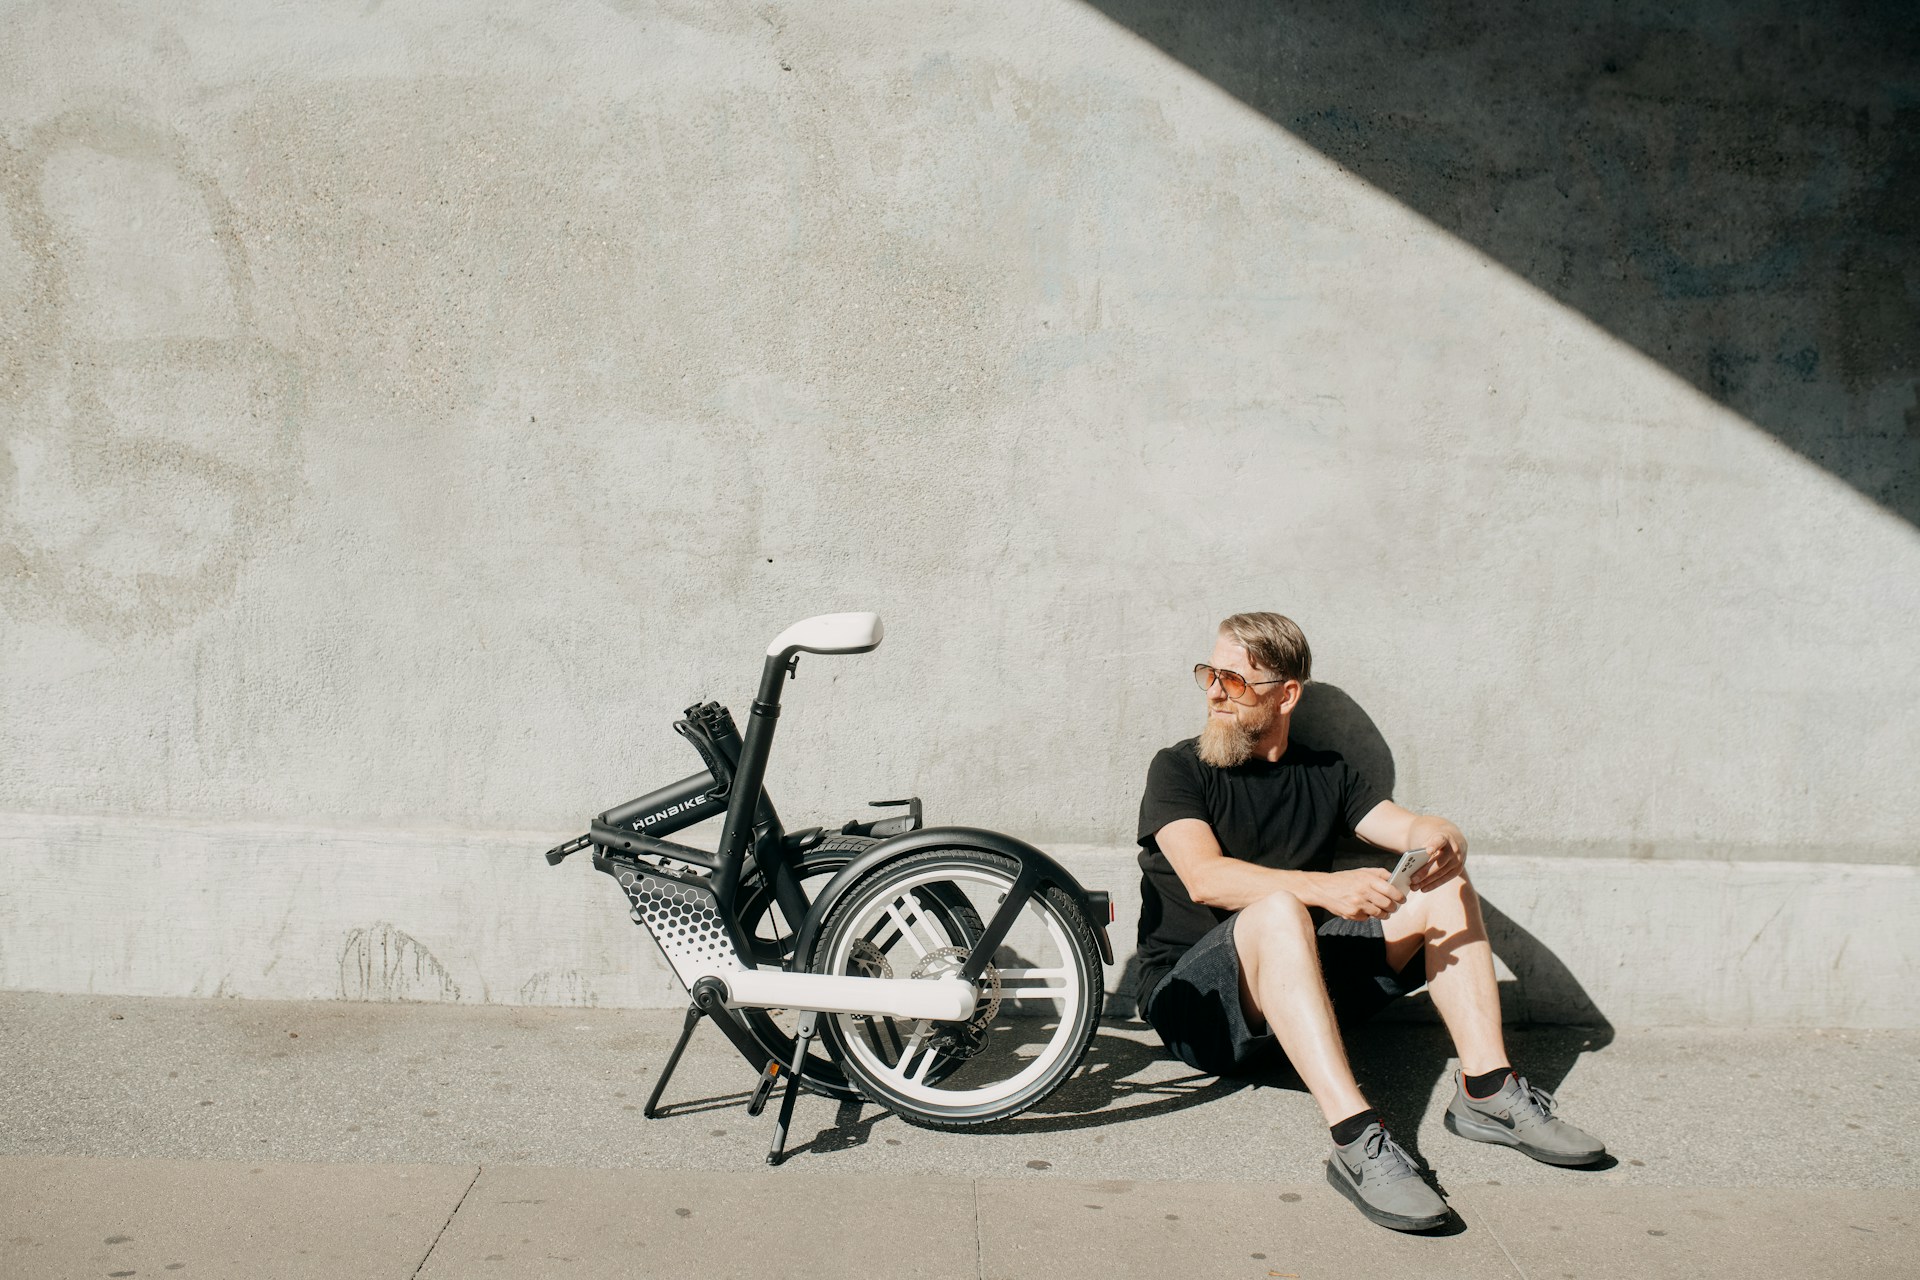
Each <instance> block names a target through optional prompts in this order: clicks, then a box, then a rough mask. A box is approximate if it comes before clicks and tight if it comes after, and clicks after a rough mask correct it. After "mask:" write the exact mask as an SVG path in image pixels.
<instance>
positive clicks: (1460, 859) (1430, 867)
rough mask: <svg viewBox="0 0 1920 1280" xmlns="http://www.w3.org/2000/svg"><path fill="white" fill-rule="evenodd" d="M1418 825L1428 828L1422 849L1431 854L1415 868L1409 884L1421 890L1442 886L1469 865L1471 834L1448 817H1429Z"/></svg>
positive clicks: (1418, 891)
mask: <svg viewBox="0 0 1920 1280" xmlns="http://www.w3.org/2000/svg"><path fill="white" fill-rule="evenodd" d="M1416 826H1417V827H1425V828H1426V830H1425V831H1423V832H1421V833H1420V834H1421V835H1424V836H1425V837H1426V844H1425V845H1423V846H1422V849H1424V851H1425V852H1426V854H1427V858H1426V861H1425V863H1424V864H1423V865H1421V866H1420V867H1418V868H1417V869H1415V870H1414V872H1413V873H1412V875H1411V877H1410V878H1409V879H1408V881H1407V887H1408V888H1410V889H1412V890H1413V891H1414V892H1416V893H1421V892H1425V891H1426V890H1428V889H1437V888H1439V887H1440V886H1441V885H1443V884H1445V883H1446V882H1447V881H1449V880H1451V879H1453V877H1454V876H1456V875H1458V874H1459V873H1460V868H1461V867H1463V866H1465V865H1466V860H1467V838H1466V837H1465V836H1463V835H1461V834H1460V828H1458V827H1456V826H1454V825H1453V824H1452V823H1451V822H1447V821H1446V820H1445V819H1428V820H1425V821H1423V822H1421V823H1418V824H1416ZM1415 838H1416V839H1418V838H1419V836H1416V837H1415ZM1419 851H1420V850H1416V852H1419Z"/></svg>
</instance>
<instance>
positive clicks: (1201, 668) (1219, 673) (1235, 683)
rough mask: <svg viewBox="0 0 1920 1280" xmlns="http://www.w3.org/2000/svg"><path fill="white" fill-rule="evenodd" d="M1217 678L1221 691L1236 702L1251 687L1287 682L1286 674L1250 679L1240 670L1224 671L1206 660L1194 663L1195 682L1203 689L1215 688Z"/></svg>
mask: <svg viewBox="0 0 1920 1280" xmlns="http://www.w3.org/2000/svg"><path fill="white" fill-rule="evenodd" d="M1215 680H1218V681H1219V682H1220V689H1221V691H1222V692H1223V693H1225V694H1226V695H1227V696H1228V697H1229V698H1232V699H1233V700H1234V701H1235V702H1238V701H1239V700H1240V698H1241V696H1242V695H1243V694H1245V693H1246V691H1247V690H1248V689H1249V688H1257V687H1258V686H1260V685H1263V684H1285V683H1286V682H1287V678H1286V677H1285V676H1279V677H1276V678H1275V679H1272V680H1249V679H1247V678H1246V677H1245V676H1243V675H1241V674H1240V673H1239V672H1238V671H1223V670H1221V669H1220V668H1219V667H1210V666H1208V665H1207V664H1206V663H1204V662H1198V663H1195V664H1194V667H1193V682H1194V683H1195V684H1197V685H1199V686H1200V687H1201V688H1202V689H1211V688H1213V682H1214V681H1215Z"/></svg>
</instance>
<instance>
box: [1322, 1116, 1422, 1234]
mask: <svg viewBox="0 0 1920 1280" xmlns="http://www.w3.org/2000/svg"><path fill="white" fill-rule="evenodd" d="M1327 1181H1328V1182H1331V1183H1332V1184H1333V1189H1334V1190H1335V1191H1338V1192H1339V1193H1340V1194H1341V1195H1343V1196H1345V1197H1346V1198H1347V1199H1349V1200H1351V1201H1353V1204H1354V1207H1355V1208H1356V1209H1358V1210H1360V1212H1361V1213H1363V1214H1365V1215H1366V1216H1367V1219H1368V1221H1370V1222H1376V1223H1378V1224H1379V1225H1381V1226H1383V1227H1392V1228H1393V1229H1394V1230H1395V1231H1426V1230H1429V1229H1431V1228H1433V1227H1437V1226H1439V1225H1440V1224H1441V1223H1443V1222H1445V1221H1446V1220H1447V1214H1448V1212H1449V1210H1448V1209H1447V1202H1446V1201H1445V1200H1442V1199H1441V1198H1440V1193H1439V1192H1438V1191H1435V1190H1434V1189H1433V1188H1432V1187H1430V1186H1428V1185H1427V1182H1426V1179H1424V1178H1422V1177H1421V1176H1420V1170H1419V1168H1418V1167H1417V1166H1416V1165H1415V1164H1414V1163H1413V1160H1412V1158H1411V1157H1410V1156H1408V1155H1407V1153H1406V1152H1404V1151H1402V1150H1401V1149H1400V1145H1399V1144H1398V1143H1396V1142H1395V1141H1394V1140H1393V1139H1392V1138H1390V1137H1388V1136H1387V1131H1386V1129H1385V1127H1383V1126H1382V1125H1380V1124H1379V1123H1378V1122H1375V1123H1374V1124H1370V1125H1368V1126H1367V1129H1366V1132H1365V1133H1362V1134H1361V1135H1360V1136H1359V1137H1357V1138H1355V1139H1354V1140H1353V1141H1352V1142H1350V1143H1348V1144H1347V1145H1346V1146H1344V1147H1340V1146H1336V1147H1335V1148H1334V1149H1333V1155H1332V1156H1330V1157H1329V1158H1328V1160H1327Z"/></svg>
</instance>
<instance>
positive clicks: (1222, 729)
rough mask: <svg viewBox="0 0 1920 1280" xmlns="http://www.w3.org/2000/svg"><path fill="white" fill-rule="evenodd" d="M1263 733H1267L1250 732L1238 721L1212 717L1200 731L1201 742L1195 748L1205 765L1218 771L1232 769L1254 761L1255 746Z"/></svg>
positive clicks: (1209, 717) (1208, 718)
mask: <svg viewBox="0 0 1920 1280" xmlns="http://www.w3.org/2000/svg"><path fill="white" fill-rule="evenodd" d="M1262 732H1265V731H1264V730H1260V731H1254V730H1249V729H1248V728H1247V726H1246V725H1244V724H1242V723H1240V721H1238V720H1222V719H1220V718H1219V717H1218V716H1212V715H1210V716H1208V717H1207V723H1206V724H1205V725H1204V726H1202V727H1201V729H1200V741H1199V742H1198V743H1196V744H1195V747H1196V749H1197V750H1198V751H1199V753H1200V759H1201V761H1202V762H1203V763H1205V764H1210V765H1212V766H1213V767H1214V768H1216V769H1232V768H1235V767H1237V766H1239V765H1243V764H1245V763H1246V762H1247V761H1249V760H1251V759H1253V744H1254V743H1256V742H1258V741H1259V740H1260V734H1261V733H1262Z"/></svg>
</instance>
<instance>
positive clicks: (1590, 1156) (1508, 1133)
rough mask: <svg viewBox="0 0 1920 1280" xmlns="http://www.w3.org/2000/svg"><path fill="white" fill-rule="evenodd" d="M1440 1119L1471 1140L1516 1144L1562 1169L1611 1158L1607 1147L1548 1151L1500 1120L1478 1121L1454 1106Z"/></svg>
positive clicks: (1447, 1127)
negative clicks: (1460, 1114)
mask: <svg viewBox="0 0 1920 1280" xmlns="http://www.w3.org/2000/svg"><path fill="white" fill-rule="evenodd" d="M1440 1123H1441V1124H1442V1125H1444V1126H1445V1127H1446V1130H1447V1132H1448V1133H1451V1134H1453V1135H1455V1136H1456V1137H1461V1138H1465V1139H1467V1140H1468V1141H1469V1142H1491V1143H1495V1144H1497V1145H1499V1146H1502V1147H1512V1148H1513V1149H1514V1150H1515V1151H1518V1152H1520V1153H1521V1154H1522V1155H1527V1156H1532V1157H1533V1158H1534V1159H1535V1160H1538V1161H1539V1162H1540V1163H1541V1164H1551V1165H1558V1166H1559V1167H1560V1168H1562V1169H1578V1168H1580V1167H1581V1166H1583V1165H1589V1164H1597V1163H1598V1162H1600V1161H1601V1160H1604V1159H1606V1158H1607V1149H1606V1148H1605V1147H1602V1148H1600V1149H1599V1150H1598V1151H1593V1152H1586V1153H1581V1152H1574V1153H1572V1154H1563V1153H1561V1152H1558V1151H1544V1150H1542V1149H1541V1148H1539V1147H1533V1146H1528V1145H1527V1144H1526V1143H1524V1142H1522V1141H1520V1135H1519V1134H1517V1133H1515V1132H1513V1131H1512V1130H1511V1129H1508V1128H1505V1127H1503V1126H1501V1125H1497V1124H1485V1125H1483V1124H1474V1123H1473V1122H1471V1121H1467V1120H1461V1119H1460V1118H1459V1117H1458V1116H1457V1115H1455V1114H1454V1112H1453V1111H1452V1110H1449V1111H1448V1112H1447V1113H1446V1114H1445V1115H1443V1116H1441V1117H1440Z"/></svg>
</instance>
